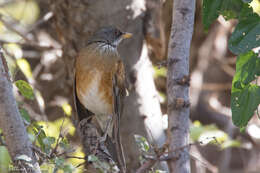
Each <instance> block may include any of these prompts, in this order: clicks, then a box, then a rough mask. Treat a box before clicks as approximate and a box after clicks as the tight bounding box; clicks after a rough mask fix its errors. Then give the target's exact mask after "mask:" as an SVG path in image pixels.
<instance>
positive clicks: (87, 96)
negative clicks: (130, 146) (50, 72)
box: [74, 26, 132, 140]
mask: <svg viewBox="0 0 260 173" xmlns="http://www.w3.org/2000/svg"><path fill="white" fill-rule="evenodd" d="M131 36H132V34H130V33H125V32H122V31H120V30H119V29H117V28H115V27H111V26H110V27H104V28H102V29H100V30H98V31H97V32H95V33H94V34H93V35H92V36H91V37H90V39H89V40H88V43H87V46H86V47H85V48H83V49H82V50H81V51H80V52H79V54H78V56H77V58H76V63H75V87H74V88H75V91H74V92H75V102H76V109H77V112H78V117H79V120H82V119H84V118H89V119H92V118H93V117H94V118H96V120H97V122H98V124H99V126H100V127H101V129H102V131H103V132H104V133H108V135H109V136H110V137H112V138H116V140H120V136H119V131H118V134H117V135H113V134H112V131H113V130H115V128H113V127H115V126H119V119H120V114H121V112H122V107H123V106H122V104H123V103H122V102H123V98H124V96H125V91H126V88H125V70H124V64H123V61H122V58H121V57H120V56H119V54H118V51H117V46H118V45H119V43H120V42H121V41H122V40H123V39H125V38H130V37H131ZM115 113H116V114H117V116H119V117H116V119H117V120H118V121H117V124H116V123H113V122H112V127H110V128H108V129H106V127H107V125H108V123H109V122H110V120H111V119H112V116H113V115H114V114H115ZM92 115H94V116H92ZM118 128H119V127H117V130H118ZM106 130H107V132H106ZM118 138H119V139H118Z"/></svg>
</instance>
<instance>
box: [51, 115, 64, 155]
mask: <svg viewBox="0 0 260 173" xmlns="http://www.w3.org/2000/svg"><path fill="white" fill-rule="evenodd" d="M64 120H65V116H63V119H62V123H61V126H60V133H59V137H58V139H57V143H56V145H55V147H54V149H53V150H52V151H51V154H50V156H51V157H52V156H53V154H55V153H56V151H57V148H58V146H59V143H60V140H62V139H63V138H64V136H63V135H62V133H61V131H62V128H63V124H64Z"/></svg>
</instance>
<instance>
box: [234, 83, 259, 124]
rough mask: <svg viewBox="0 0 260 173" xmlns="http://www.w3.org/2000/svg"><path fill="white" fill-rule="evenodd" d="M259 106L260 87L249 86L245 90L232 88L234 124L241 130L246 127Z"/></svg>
mask: <svg viewBox="0 0 260 173" xmlns="http://www.w3.org/2000/svg"><path fill="white" fill-rule="evenodd" d="M259 104H260V87H259V86H257V85H254V84H249V85H247V86H246V87H244V88H243V89H237V88H234V87H232V93H231V111H232V121H233V123H234V124H235V125H236V126H238V127H240V128H243V127H245V126H246V125H247V123H248V121H249V120H250V119H251V118H252V116H253V115H254V111H255V110H256V109H257V107H258V105H259Z"/></svg>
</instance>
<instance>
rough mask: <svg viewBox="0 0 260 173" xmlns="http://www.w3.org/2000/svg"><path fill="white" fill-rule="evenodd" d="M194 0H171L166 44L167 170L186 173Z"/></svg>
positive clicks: (188, 168) (187, 168)
mask: <svg viewBox="0 0 260 173" xmlns="http://www.w3.org/2000/svg"><path fill="white" fill-rule="evenodd" d="M194 15H195V0H174V3H173V19H172V27H171V35H170V41H169V47H168V64H167V66H168V74H167V95H168V106H167V109H168V123H169V126H168V132H169V133H168V137H169V141H170V155H172V156H171V157H172V160H170V161H169V162H168V165H169V169H170V172H174V173H189V172H190V160H189V149H188V143H189V114H190V109H189V106H190V103H189V52H190V44H191V39H192V34H193V24H194Z"/></svg>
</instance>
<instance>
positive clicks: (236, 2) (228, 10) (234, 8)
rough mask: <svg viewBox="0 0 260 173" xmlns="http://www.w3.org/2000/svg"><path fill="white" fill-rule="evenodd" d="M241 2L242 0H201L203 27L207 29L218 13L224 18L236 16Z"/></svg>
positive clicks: (241, 4)
mask: <svg viewBox="0 0 260 173" xmlns="http://www.w3.org/2000/svg"><path fill="white" fill-rule="evenodd" d="M243 4H244V3H243V1H242V0H203V11H202V17H203V24H204V29H205V30H208V29H209V27H210V25H211V24H212V23H213V22H214V21H215V20H216V19H217V18H218V16H219V15H223V17H224V18H225V19H226V20H228V19H233V18H238V16H239V13H240V11H241V8H242V6H243Z"/></svg>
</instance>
